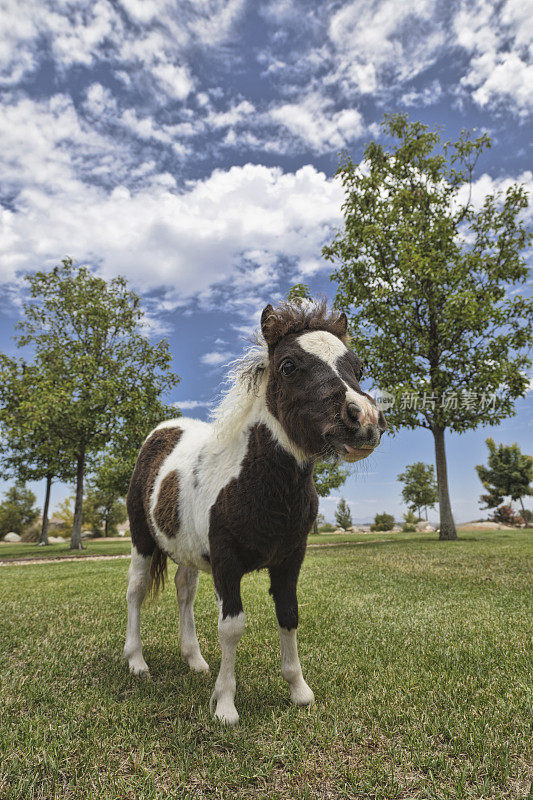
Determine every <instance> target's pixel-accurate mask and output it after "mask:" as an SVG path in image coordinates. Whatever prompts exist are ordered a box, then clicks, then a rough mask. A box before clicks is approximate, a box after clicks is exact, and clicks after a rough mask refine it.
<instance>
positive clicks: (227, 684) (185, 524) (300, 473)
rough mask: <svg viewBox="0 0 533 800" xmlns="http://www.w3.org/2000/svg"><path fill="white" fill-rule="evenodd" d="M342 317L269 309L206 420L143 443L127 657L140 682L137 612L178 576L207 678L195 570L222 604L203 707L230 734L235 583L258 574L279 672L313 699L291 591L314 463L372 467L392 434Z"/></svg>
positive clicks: (190, 639) (174, 425)
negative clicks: (216, 654)
mask: <svg viewBox="0 0 533 800" xmlns="http://www.w3.org/2000/svg"><path fill="white" fill-rule="evenodd" d="M346 324H347V323H346V316H345V315H344V314H341V313H339V312H336V311H331V312H328V311H327V309H326V306H325V304H324V303H322V304H314V305H305V306H304V305H303V304H301V305H290V304H285V305H282V306H280V307H279V308H277V309H273V308H272V306H270V305H268V306H267V307H266V308H265V309H264V311H263V314H262V317H261V329H262V337H260V339H259V343H258V345H256V346H254V347H252V348H251V349H250V350H249V352H248V353H247V354H246V355H245V356H244V357H243V358H242V359H241V360H240V361H239V362H236V366H235V368H234V370H233V373H232V375H231V382H230V388H229V390H228V391H227V393H226V396H225V398H224V399H223V401H222V403H221V404H220V406H219V407H218V409H217V411H216V412H215V414H214V421H213V422H212V423H206V422H201V421H199V420H195V419H186V418H184V417H180V418H179V419H175V420H169V421H166V422H163V423H162V424H161V425H159V426H158V427H157V428H156V429H155V430H154V431H152V433H151V434H150V435H149V436H148V438H147V439H146V441H145V443H144V444H143V446H142V449H141V451H140V454H139V457H138V460H137V464H136V466H135V470H134V473H133V476H132V479H131V484H130V488H129V492H128V514H129V519H130V526H131V538H132V558H131V566H130V569H129V573H128V592H127V599H128V627H127V636H126V644H125V647H124V656H125V658H126V659H127V660H128V662H129V667H130V670H131V672H133V673H135V674H136V675H145V674H148V667H147V665H146V662H145V660H144V658H143V654H142V644H141V638H140V608H141V604H142V601H143V599H144V597H145V595H146V593H147V591H148V590H149V588H150V586H151V585H152V588H153V586H154V585H155V587H156V589H157V586H158V584H159V582H160V581H161V580H164V568H165V567H166V560H167V556H170V558H172V560H173V561H175V562H176V563H177V564H179V568H178V570H177V572H176V578H175V583H176V588H177V594H178V605H179V616H180V633H181V652H182V655H183V657H184V658H185V660H186V661H187V663H188V665H189V667H190V668H191V669H192V670H196V671H205V672H207V671H208V669H209V667H208V665H207V663H206V662H205V660H204V658H203V657H202V654H201V652H200V647H199V645H198V639H197V636H196V630H195V624H194V614H193V603H194V597H195V594H196V590H197V586H198V570H203V571H204V572H210V573H211V574H212V576H213V582H214V585H215V591H216V596H217V602H218V606H219V619H218V634H219V641H220V647H221V650H222V661H221V666H220V671H219V673H218V677H217V680H216V683H215V688H214V692H213V695H212V698H211V707H213V705H214V704H215V703H216V710H215V716H216V717H217V718H218V719H220V720H221V721H222V722H224V723H227V724H230V725H233V724H235V723H236V722H237V721H238V719H239V716H238V714H237V710H236V708H235V704H234V697H235V653H236V649H237V644H238V642H239V640H240V638H241V636H242V633H243V631H244V627H245V615H244V611H243V606H242V602H241V591H240V584H241V579H242V577H243V575H245V573H247V572H251V571H252V570H256V569H262V568H266V569H268V571H269V575H270V593H271V594H272V596H273V598H274V603H275V607H276V615H277V619H278V624H279V633H280V642H281V673H282V675H283V677H284V678H285V680H286V681H287V682H288V683H289V686H290V694H291V699H292V700H293V702H294V703H296V704H298V705H308V704H309V703H311V702H313V700H314V696H313V692H312V691H311V689H310V688H309V686H308V685H307V683H306V682H305V680H304V679H303V676H302V670H301V667H300V661H299V658H298V651H297V646H296V628H297V625H298V603H297V599H296V584H297V581H298V574H299V572H300V567H301V565H302V561H303V558H304V555H305V549H306V541H307V535H308V532H309V530H310V529H311V526H312V523H313V520H314V519H315V517H316V514H317V508H318V499H317V493H316V490H315V487H314V484H313V463H314V461H315V460H316V459H317V458H321V459H323V458H328V457H330V458H344V459H346V460H349V461H356V460H359V459H361V458H366V456H368V455H369V454H370V453H371V452H372V450H373V449H374V448H375V447H376V446H377V444H378V443H379V440H380V437H381V434H382V433H383V431H384V430H385V428H386V422H385V418H384V416H383V414H382V413H381V412H380V411H378V409H377V408H376V404H375V402H374V400H373V399H372V398H371V397H370V396H369V395H367V394H365V393H364V392H363V391H362V389H361V388H360V386H359V380H360V378H361V366H362V365H361V361H360V359H359V358H357V356H356V355H354V353H353V352H352V351H351V350H350V349H349V348H348V347H347V346H346Z"/></svg>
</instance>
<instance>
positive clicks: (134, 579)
mask: <svg viewBox="0 0 533 800" xmlns="http://www.w3.org/2000/svg"><path fill="white" fill-rule="evenodd" d="M151 562H152V556H151V555H149V556H143V555H141V554H140V553H139V552H138V551H137V548H136V547H135V545H133V546H132V548H131V563H130V568H129V570H128V592H127V598H128V627H127V631H126V644H125V645H124V658H125V659H127V661H128V664H129V667H130V672H132V673H133V674H134V675H140V676H147V675H149V674H150V672H149V670H148V666H147V664H146V661H145V660H144V658H143V649H142V642H141V605H142V601H143V600H144V598H145V596H146V593H147V591H148V589H149V587H150V564H151Z"/></svg>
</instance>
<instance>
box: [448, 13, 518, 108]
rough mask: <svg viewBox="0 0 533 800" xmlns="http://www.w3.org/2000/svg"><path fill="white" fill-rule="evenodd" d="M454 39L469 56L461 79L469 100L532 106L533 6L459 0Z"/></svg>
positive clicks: (480, 103) (485, 103)
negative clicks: (461, 0)
mask: <svg viewBox="0 0 533 800" xmlns="http://www.w3.org/2000/svg"><path fill="white" fill-rule="evenodd" d="M454 32H455V38H456V42H457V44H459V45H460V46H461V47H462V48H464V49H465V50H466V52H467V53H468V54H469V55H470V57H471V60H470V64H469V67H468V71H467V73H466V75H464V77H463V78H462V80H461V85H462V86H463V88H466V89H467V90H470V91H471V93H472V97H473V99H474V100H475V102H476V103H477V104H478V105H480V106H482V107H484V106H489V107H490V106H494V105H497V104H499V103H502V102H504V103H506V104H507V105H510V106H511V107H512V108H513V109H514V110H515V111H517V112H518V113H519V114H522V115H524V114H526V113H528V112H530V111H531V109H532V108H533V6H532V4H531V2H530V0H504V2H503V3H498V4H496V3H493V2H491V1H490V0H467V2H465V0H463V3H462V5H461V8H460V9H459V11H458V12H457V14H456V15H455V18H454Z"/></svg>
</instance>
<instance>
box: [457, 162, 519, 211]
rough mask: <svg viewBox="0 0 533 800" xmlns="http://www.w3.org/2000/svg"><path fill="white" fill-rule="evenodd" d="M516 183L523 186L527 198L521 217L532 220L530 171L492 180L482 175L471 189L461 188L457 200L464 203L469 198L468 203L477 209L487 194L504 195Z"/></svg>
mask: <svg viewBox="0 0 533 800" xmlns="http://www.w3.org/2000/svg"><path fill="white" fill-rule="evenodd" d="M516 183H521V184H523V185H524V187H525V189H526V192H527V193H528V196H529V205H528V207H527V209H525V212H523V216H524V218H525V219H527V220H533V172H531V170H525V171H524V172H522V173H521V174H520V175H518V176H517V177H516V178H514V177H509V176H507V177H500V178H493V177H492V176H491V175H487V173H483V175H480V176H479V178H477V179H476V180H475V181H473V183H472V187H471V189H470V187H469V186H468V185H467V184H465V185H464V186H462V187H461V189H460V191H459V194H458V197H457V199H458V201H459V202H460V203H465V202H466V201H467V200H468V197H469V196H470V201H471V203H472V205H473V206H474V208H478V209H479V208H481V206H482V205H483V201H484V200H485V197H486V196H487V195H488V194H495V193H497V192H501V193H502V194H505V192H506V191H507V189H509V188H510V187H511V186H512V185H513V184H516Z"/></svg>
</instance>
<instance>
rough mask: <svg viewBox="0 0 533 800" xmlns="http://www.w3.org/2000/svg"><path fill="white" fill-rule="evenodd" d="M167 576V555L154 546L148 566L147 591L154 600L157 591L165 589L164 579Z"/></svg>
mask: <svg viewBox="0 0 533 800" xmlns="http://www.w3.org/2000/svg"><path fill="white" fill-rule="evenodd" d="M166 576H167V554H166V553H164V552H163V551H162V550H160V548H159V547H158V546H157V545H156V546H155V550H154V553H153V555H152V563H151V564H150V584H149V586H148V590H149V592H150V595H151V597H152V598H153V599H154V600H155V598H156V597H157V595H158V594H159V591H160V590H161V591H163V589H164V588H165V578H166Z"/></svg>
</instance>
